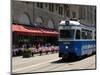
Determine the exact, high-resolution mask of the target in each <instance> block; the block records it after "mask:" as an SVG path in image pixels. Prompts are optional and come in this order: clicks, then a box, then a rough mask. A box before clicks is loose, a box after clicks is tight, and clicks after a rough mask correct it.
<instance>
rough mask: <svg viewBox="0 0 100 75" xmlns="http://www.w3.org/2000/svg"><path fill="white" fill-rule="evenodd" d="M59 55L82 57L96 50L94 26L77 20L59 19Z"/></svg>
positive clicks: (64, 57)
mask: <svg viewBox="0 0 100 75" xmlns="http://www.w3.org/2000/svg"><path fill="white" fill-rule="evenodd" d="M59 33H60V35H59V57H61V58H62V59H67V58H68V57H69V56H76V57H82V56H85V55H91V54H92V53H94V52H95V51H96V35H95V33H96V32H95V27H89V26H86V25H83V24H81V23H80V22H79V21H71V20H68V21H65V20H64V21H61V22H60V24H59Z"/></svg>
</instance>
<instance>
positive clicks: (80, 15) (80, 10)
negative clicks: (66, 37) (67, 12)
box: [79, 7, 85, 19]
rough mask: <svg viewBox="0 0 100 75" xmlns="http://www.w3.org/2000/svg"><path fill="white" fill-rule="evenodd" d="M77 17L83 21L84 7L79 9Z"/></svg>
mask: <svg viewBox="0 0 100 75" xmlns="http://www.w3.org/2000/svg"><path fill="white" fill-rule="evenodd" d="M79 17H80V19H85V8H84V7H80V8H79Z"/></svg>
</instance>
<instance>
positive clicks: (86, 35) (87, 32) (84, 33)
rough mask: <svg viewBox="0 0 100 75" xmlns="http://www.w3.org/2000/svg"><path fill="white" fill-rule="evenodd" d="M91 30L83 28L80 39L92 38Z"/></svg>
mask: <svg viewBox="0 0 100 75" xmlns="http://www.w3.org/2000/svg"><path fill="white" fill-rule="evenodd" d="M92 36H93V35H92V31H90V30H84V31H82V39H92Z"/></svg>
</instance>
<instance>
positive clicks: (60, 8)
mask: <svg viewBox="0 0 100 75" xmlns="http://www.w3.org/2000/svg"><path fill="white" fill-rule="evenodd" d="M59 14H60V15H62V14H63V8H62V7H60V6H59Z"/></svg>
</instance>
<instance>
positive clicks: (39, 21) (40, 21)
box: [35, 17, 43, 23]
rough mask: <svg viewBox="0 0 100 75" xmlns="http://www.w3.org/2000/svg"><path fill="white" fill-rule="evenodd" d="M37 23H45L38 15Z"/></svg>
mask: <svg viewBox="0 0 100 75" xmlns="http://www.w3.org/2000/svg"><path fill="white" fill-rule="evenodd" d="M35 21H36V22H37V23H43V20H42V18H41V17H37V18H36V20H35Z"/></svg>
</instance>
